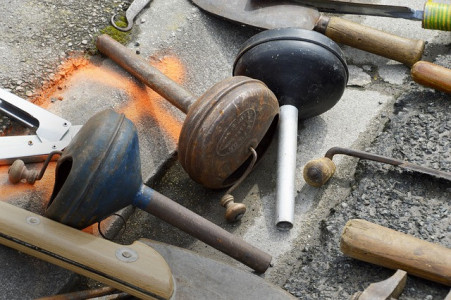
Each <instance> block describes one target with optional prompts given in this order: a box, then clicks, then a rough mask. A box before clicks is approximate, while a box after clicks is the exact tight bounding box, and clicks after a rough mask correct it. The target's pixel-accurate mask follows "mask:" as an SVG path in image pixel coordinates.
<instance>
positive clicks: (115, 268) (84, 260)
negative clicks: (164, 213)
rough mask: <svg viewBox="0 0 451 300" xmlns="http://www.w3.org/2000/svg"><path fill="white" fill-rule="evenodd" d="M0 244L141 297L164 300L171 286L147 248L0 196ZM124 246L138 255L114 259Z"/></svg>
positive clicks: (165, 267)
mask: <svg viewBox="0 0 451 300" xmlns="http://www.w3.org/2000/svg"><path fill="white" fill-rule="evenodd" d="M0 243H1V244H4V245H6V246H8V247H11V248H14V249H17V250H19V251H22V252H24V253H26V254H29V255H32V256H35V257H37V258H40V259H42V260H45V261H47V262H50V263H53V264H55V265H58V266H61V267H63V268H66V269H69V270H71V271H74V272H76V273H78V274H81V275H83V276H86V277H89V278H92V279H95V280H97V281H100V282H103V283H105V284H107V285H110V286H112V287H115V288H117V289H119V290H122V291H125V292H127V293H129V294H131V295H134V296H136V297H139V298H142V299H169V298H170V297H171V295H172V293H173V290H174V286H173V281H172V273H171V270H170V268H169V266H168V264H167V263H166V261H165V260H164V259H163V257H162V256H161V255H160V254H159V253H158V252H156V251H155V250H154V249H152V248H151V247H149V246H147V245H145V244H143V243H141V242H135V243H133V244H132V245H126V246H124V245H119V244H116V243H113V242H111V241H108V240H105V239H102V238H98V237H96V236H93V235H91V234H88V233H85V232H82V231H79V230H76V229H74V228H71V227H69V226H66V225H63V224H61V223H58V222H55V221H53V220H50V219H47V218H44V217H42V216H40V215H37V214H34V213H31V212H28V211H26V210H24V209H21V208H18V207H16V206H13V205H11V204H8V203H5V202H2V201H0ZM123 249H127V250H128V251H130V252H133V251H134V252H135V253H136V254H137V259H136V260H134V261H129V262H127V261H124V260H123V259H122V260H121V259H118V257H117V251H118V250H123ZM43 276H45V275H43Z"/></svg>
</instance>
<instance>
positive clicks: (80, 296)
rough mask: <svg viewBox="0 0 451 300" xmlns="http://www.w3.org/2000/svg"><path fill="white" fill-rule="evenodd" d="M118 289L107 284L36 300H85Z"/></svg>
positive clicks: (108, 293)
mask: <svg viewBox="0 0 451 300" xmlns="http://www.w3.org/2000/svg"><path fill="white" fill-rule="evenodd" d="M116 291H117V289H115V288H112V287H109V286H105V287H101V288H97V289H92V290H84V291H76V292H72V293H65V294H59V295H54V296H48V297H41V298H37V299H35V300H84V299H90V298H95V297H101V296H105V295H110V294H112V293H114V292H116Z"/></svg>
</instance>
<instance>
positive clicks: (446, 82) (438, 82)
mask: <svg viewBox="0 0 451 300" xmlns="http://www.w3.org/2000/svg"><path fill="white" fill-rule="evenodd" d="M410 74H411V76H412V79H413V80H414V81H415V82H417V83H419V84H421V85H424V86H427V87H431V88H434V89H436V90H439V91H442V92H446V93H451V70H450V69H448V68H445V67H442V66H439V65H436V64H433V63H430V62H427V61H419V62H416V63H415V64H414V65H413V66H412V69H411V70H410Z"/></svg>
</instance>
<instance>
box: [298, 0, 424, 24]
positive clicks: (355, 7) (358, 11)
mask: <svg viewBox="0 0 451 300" xmlns="http://www.w3.org/2000/svg"><path fill="white" fill-rule="evenodd" d="M293 1H294V2H296V3H300V4H303V5H308V6H312V7H315V8H317V9H318V10H319V11H321V12H328V13H338V14H354V15H369V16H378V17H390V18H402V19H409V20H420V21H421V20H423V11H421V10H414V9H412V8H410V7H405V6H393V5H380V4H370V3H359V2H348V1H337V0H293Z"/></svg>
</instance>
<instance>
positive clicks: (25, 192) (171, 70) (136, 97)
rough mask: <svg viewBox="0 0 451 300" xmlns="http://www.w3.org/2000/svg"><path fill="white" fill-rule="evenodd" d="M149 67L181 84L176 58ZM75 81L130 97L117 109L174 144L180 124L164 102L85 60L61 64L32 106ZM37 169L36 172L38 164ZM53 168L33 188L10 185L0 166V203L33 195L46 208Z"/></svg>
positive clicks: (46, 101) (181, 70) (181, 73)
mask: <svg viewBox="0 0 451 300" xmlns="http://www.w3.org/2000/svg"><path fill="white" fill-rule="evenodd" d="M151 64H153V65H155V66H156V68H158V69H159V70H160V71H162V72H163V73H164V74H166V75H167V76H168V77H170V78H171V79H173V80H174V81H176V82H178V83H180V82H182V81H183V80H184V77H185V68H184V66H183V64H182V63H181V62H180V61H179V60H178V59H177V58H176V57H173V56H165V57H163V58H162V59H161V60H159V61H152V62H151ZM77 80H90V81H93V82H98V83H101V84H105V85H107V86H111V87H115V88H119V89H123V90H124V91H125V92H126V93H127V94H128V95H129V96H130V101H129V102H127V104H126V105H125V106H124V107H123V108H122V109H121V111H122V112H123V113H125V114H126V115H127V117H128V118H130V119H131V120H132V121H133V122H137V121H139V120H141V119H142V118H146V117H149V116H150V117H152V118H154V120H155V121H156V122H157V123H158V124H159V125H160V127H161V128H162V130H163V131H164V132H166V134H167V136H168V137H170V138H171V139H172V140H173V141H174V142H176V141H177V140H178V137H179V135H180V131H181V127H182V124H181V122H180V121H179V120H178V119H177V118H175V117H174V116H172V115H171V114H170V113H168V112H167V111H166V110H165V105H167V104H166V100H165V99H163V98H162V97H160V96H159V95H157V94H156V93H155V92H154V91H152V90H151V89H150V88H148V87H145V86H144V85H142V84H139V83H137V82H136V81H134V80H132V79H130V78H129V77H125V76H122V75H121V74H119V73H117V72H114V71H112V70H110V69H107V68H106V67H102V66H100V67H99V66H96V65H94V64H92V63H91V62H90V61H89V60H87V59H85V58H80V57H78V58H71V59H68V60H66V61H65V62H63V64H62V65H61V67H60V68H59V69H58V72H57V74H56V75H55V77H54V79H53V80H52V81H50V82H48V83H47V84H45V85H44V86H43V87H42V89H41V90H40V91H38V92H37V94H38V96H36V97H35V98H33V99H32V101H33V102H34V103H35V104H36V105H40V106H43V107H44V108H47V107H48V106H49V105H50V103H51V102H50V101H49V100H50V99H51V97H55V98H58V96H60V95H62V93H63V92H64V90H65V89H66V88H67V87H68V86H69V84H71V85H76V83H77ZM63 101H64V99H63ZM38 165H39V168H40V167H41V164H38ZM55 167H56V164H55V162H51V163H50V165H49V166H48V168H47V170H46V172H45V174H44V176H43V178H42V180H40V181H36V183H35V184H34V185H29V184H25V183H20V184H16V185H13V184H11V183H10V182H9V180H8V168H9V166H0V201H11V200H12V201H15V200H16V199H19V201H29V200H31V199H32V197H31V195H37V196H38V198H40V199H42V203H43V204H46V203H47V202H48V201H49V199H50V196H51V194H52V191H53V185H54V180H55ZM33 199H36V197H33ZM86 231H88V232H96V231H97V228H96V225H92V226H91V227H89V228H87V229H86Z"/></svg>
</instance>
